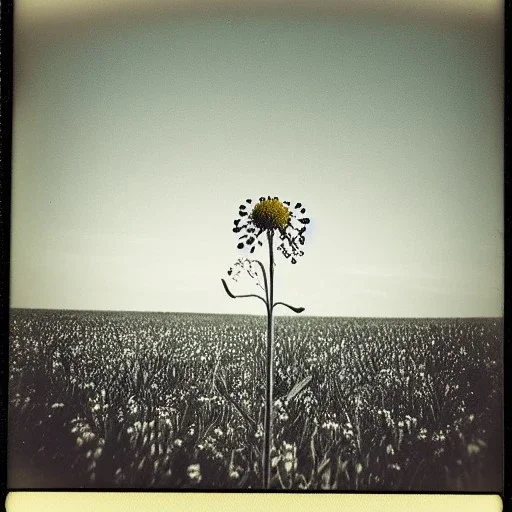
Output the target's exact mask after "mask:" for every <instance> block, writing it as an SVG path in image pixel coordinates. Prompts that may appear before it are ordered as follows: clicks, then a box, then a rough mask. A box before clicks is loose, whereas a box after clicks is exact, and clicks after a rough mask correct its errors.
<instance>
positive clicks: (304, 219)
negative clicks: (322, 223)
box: [299, 217, 310, 224]
mask: <svg viewBox="0 0 512 512" xmlns="http://www.w3.org/2000/svg"><path fill="white" fill-rule="evenodd" d="M299 222H300V223H301V224H309V223H310V220H309V219H308V218H307V217H304V218H303V219H299Z"/></svg>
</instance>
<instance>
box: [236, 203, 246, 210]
mask: <svg viewBox="0 0 512 512" xmlns="http://www.w3.org/2000/svg"><path fill="white" fill-rule="evenodd" d="M238 208H240V210H245V209H246V208H247V206H246V205H245V204H241V205H240V206H239V207H238Z"/></svg>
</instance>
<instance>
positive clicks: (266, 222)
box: [251, 199, 290, 230]
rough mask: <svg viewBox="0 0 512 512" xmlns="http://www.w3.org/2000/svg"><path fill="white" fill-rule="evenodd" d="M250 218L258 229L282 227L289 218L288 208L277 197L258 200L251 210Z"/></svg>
mask: <svg viewBox="0 0 512 512" xmlns="http://www.w3.org/2000/svg"><path fill="white" fill-rule="evenodd" d="M251 217H252V220H253V222H254V224H255V226H256V227H257V228H259V229H265V230H272V229H280V230H281V229H284V228H285V227H286V226H287V224H288V221H289V219H290V210H288V208H286V206H285V205H284V204H283V203H281V201H279V199H266V200H265V201H260V202H259V203H258V204H257V205H256V206H255V207H254V209H253V210H252V213H251Z"/></svg>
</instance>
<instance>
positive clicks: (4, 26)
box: [0, 0, 13, 502]
mask: <svg viewBox="0 0 512 512" xmlns="http://www.w3.org/2000/svg"><path fill="white" fill-rule="evenodd" d="M0 8H1V11H0V12H1V19H0V22H1V27H0V40H1V67H0V74H1V82H0V91H1V105H0V140H1V149H0V160H1V167H0V168H1V172H0V338H1V339H0V379H1V386H2V392H0V461H1V463H0V488H1V493H2V496H1V499H2V502H5V495H6V493H7V430H8V429H7V403H8V398H7V384H8V367H9V361H8V346H9V344H8V339H9V262H10V220H11V212H10V210H11V200H10V199H11V143H12V83H13V82H12V76H13V73H12V60H13V59H12V55H13V2H12V0H2V1H1V2H0Z"/></svg>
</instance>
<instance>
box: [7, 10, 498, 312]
mask: <svg viewBox="0 0 512 512" xmlns="http://www.w3.org/2000/svg"><path fill="white" fill-rule="evenodd" d="M486 23H487V22H486ZM497 27H498V28H497ZM501 40H502V38H501V34H500V33H499V25H498V26H496V25H492V24H489V25H487V24H484V23H482V25H478V24H474V23H473V25H471V26H470V27H464V26H461V25H454V26H453V27H450V25H449V24H448V25H442V26H441V24H435V23H430V24H428V23H423V24H421V23H416V22H412V21H410V22H407V21H404V20H403V19H401V20H399V21H398V20H397V21H395V22H393V21H390V20H389V19H380V18H378V17H371V16H365V15H362V14H359V15H357V14H353V15H351V16H348V17H347V18H343V17H338V18H332V19H326V18H325V17H313V16H309V17H295V18H293V17H290V18H289V19H288V18H286V17H275V18H274V17H265V16H257V15H252V16H248V17H243V16H242V17H240V16H237V17H231V18H230V17H229V16H226V15H225V14H223V15H219V16H215V17H210V18H208V19H204V18H201V17H199V16H190V17H180V16H172V15H169V16H160V17H159V19H150V18H147V19H143V20H139V22H138V23H129V22H123V23H115V21H112V20H111V21H110V22H106V21H102V22H98V21H94V20H93V21H89V22H88V23H82V24H81V25H80V29H79V30H78V29H77V30H75V28H74V26H73V22H69V23H68V24H62V26H59V29H58V30H51V31H46V32H45V31H43V30H41V31H40V32H38V31H37V30H34V31H27V33H23V34H22V35H20V32H18V36H17V39H16V40H15V48H16V54H15V59H16V63H15V101H14V116H15V118H14V128H13V139H14V147H13V197H12V206H13V214H12V223H13V225H12V264H11V272H12V282H11V293H12V295H11V305H12V306H13V307H30V308H31V307H34V308H58V309H61V308H63V309H108V310H110V309H113V310H148V311H189V312H212V313H254V314H263V313H264V311H263V305H262V304H261V303H260V302H258V301H255V300H250V299H244V300H242V299H240V300H236V301H235V300H233V299H230V298H229V297H228V296H227V295H226V294H225V292H224V290H223V289H222V286H221V283H220V279H221V278H222V277H226V271H227V270H228V268H229V267H230V266H231V265H232V264H233V263H234V261H235V260H236V259H237V257H238V256H240V255H241V252H240V251H238V250H237V249H236V244H237V239H236V235H235V234H234V233H232V231H231V228H232V222H233V219H234V218H236V217H237V211H238V205H239V204H240V203H241V202H243V201H244V200H245V199H246V198H249V197H252V198H254V199H257V198H258V197H259V196H261V195H272V196H274V195H278V196H279V197H280V198H282V199H289V200H290V201H292V202H299V201H300V202H302V203H303V204H304V205H305V206H306V208H307V209H308V213H309V215H310V217H311V219H312V224H311V227H310V229H309V230H308V232H307V233H306V245H305V256H304V257H303V258H302V259H300V260H299V263H298V264H297V265H294V266H292V265H291V264H290V263H289V262H288V261H286V260H284V259H283V258H282V257H281V256H280V255H278V256H277V260H276V261H277V267H276V300H283V301H286V302H289V303H291V304H294V305H297V306H303V307H305V308H306V313H305V314H309V315H329V316H391V317H402V316H403V317H405V316H418V317H421V316H430V317H449V316H500V315H501V314H502V303H503V268H502V266H503V204H502V197H503V136H502V133H503V120H502V104H503V103H502V94H503V84H502V82H503V75H502V53H501ZM260 251H261V252H260V254H259V257H261V258H265V257H266V253H265V252H264V251H263V250H262V249H260ZM232 290H233V291H234V292H235V293H237V292H238V293H251V292H254V291H256V290H255V289H254V285H253V283H251V282H250V280H247V281H244V282H242V281H241V282H240V283H234V284H233V285H232ZM285 312H286V311H283V313H285Z"/></svg>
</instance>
